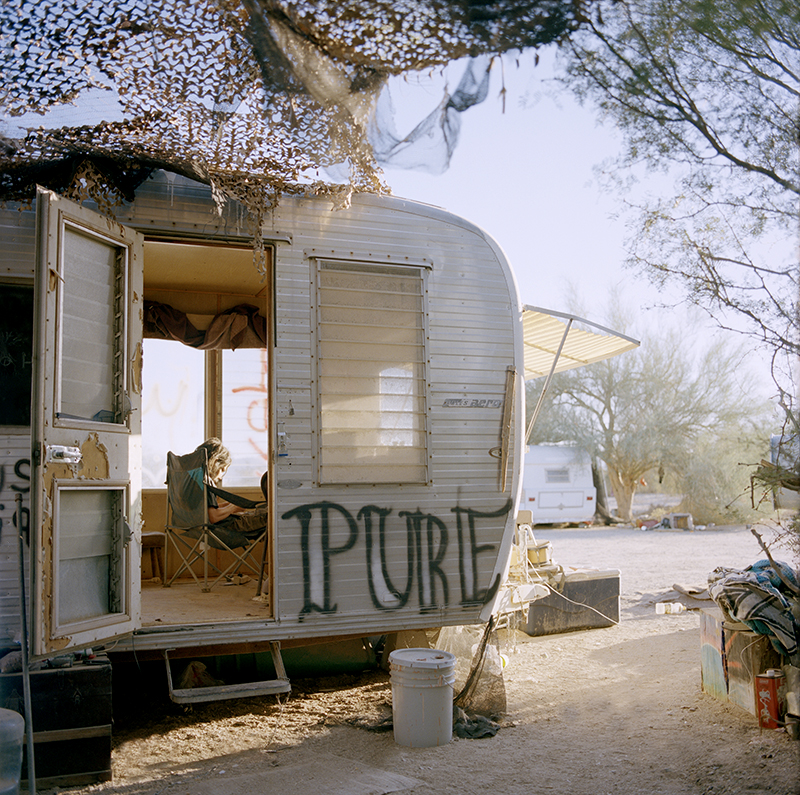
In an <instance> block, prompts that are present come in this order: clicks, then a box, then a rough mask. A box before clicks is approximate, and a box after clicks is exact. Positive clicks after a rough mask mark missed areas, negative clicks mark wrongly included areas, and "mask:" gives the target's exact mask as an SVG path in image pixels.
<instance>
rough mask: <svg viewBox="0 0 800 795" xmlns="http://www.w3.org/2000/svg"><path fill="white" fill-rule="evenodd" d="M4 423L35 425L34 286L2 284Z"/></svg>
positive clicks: (0, 401)
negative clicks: (33, 412)
mask: <svg viewBox="0 0 800 795" xmlns="http://www.w3.org/2000/svg"><path fill="white" fill-rule="evenodd" d="M0 306H2V307H3V311H2V312H0V384H2V385H3V388H2V389H0V425H3V426H25V427H27V426H29V425H30V424H31V362H32V350H33V344H32V340H33V288H32V287H25V286H22V285H10V284H0Z"/></svg>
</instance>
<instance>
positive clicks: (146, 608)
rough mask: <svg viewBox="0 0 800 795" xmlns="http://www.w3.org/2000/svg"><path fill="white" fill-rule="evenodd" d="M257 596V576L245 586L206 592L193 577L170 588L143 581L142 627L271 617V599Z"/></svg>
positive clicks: (227, 587) (213, 589) (226, 586)
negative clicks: (257, 597)
mask: <svg viewBox="0 0 800 795" xmlns="http://www.w3.org/2000/svg"><path fill="white" fill-rule="evenodd" d="M255 597H256V579H255V578H253V579H252V580H250V581H249V582H246V583H244V584H243V585H223V584H222V583H220V584H219V585H216V586H214V588H212V589H211V591H209V592H208V593H203V592H202V591H201V590H200V588H199V587H198V586H197V584H196V583H195V582H194V581H193V580H186V581H178V582H175V583H173V584H172V585H171V586H170V587H169V588H164V587H163V586H162V585H161V584H160V583H156V582H148V581H145V582H142V626H145V627H149V626H166V625H170V624H210V623H216V622H219V621H244V620H247V619H252V618H270V616H271V614H272V608H271V606H270V603H269V598H265V597H260V598H259V599H257V600H255Z"/></svg>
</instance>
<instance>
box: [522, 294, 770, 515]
mask: <svg viewBox="0 0 800 795" xmlns="http://www.w3.org/2000/svg"><path fill="white" fill-rule="evenodd" d="M606 323H607V325H609V326H611V327H613V328H616V329H617V330H619V331H621V332H623V333H626V334H633V335H634V336H636V332H635V331H633V329H632V326H633V323H632V320H631V318H630V315H629V314H628V315H626V314H625V313H624V312H623V311H622V310H621V309H620V308H619V306H618V305H616V306H614V305H612V310H611V313H610V317H608V318H607V319H606ZM741 357H742V352H741V350H740V349H739V348H738V346H735V345H733V346H732V345H731V344H730V341H729V340H728V341H723V340H722V339H718V340H715V341H713V342H711V343H707V344H704V343H701V342H699V341H698V339H696V338H695V337H693V336H692V335H691V334H690V333H688V332H687V331H684V330H676V329H667V330H660V329H656V330H646V332H645V333H644V334H643V335H642V345H641V347H640V348H639V349H637V350H636V351H632V352H629V353H625V354H623V355H622V356H618V357H616V358H614V359H608V360H606V361H604V362H598V363H597V364H593V365H590V366H588V367H583V368H579V369H575V370H570V371H567V372H564V373H561V374H559V375H557V376H556V377H555V378H554V379H553V382H552V384H551V392H550V396H549V398H548V402H549V408H548V411H547V413H546V414H545V416H544V424H543V426H537V427H534V435H533V437H532V439H531V443H537V442H543V441H573V442H577V443H578V444H579V445H580V446H581V447H582V448H584V449H586V450H588V451H589V452H590V453H591V454H592V455H593V456H595V457H596V458H598V459H600V460H601V461H603V462H604V463H605V465H606V468H607V472H608V476H609V481H610V484H611V487H612V489H613V492H614V496H615V498H616V500H617V511H618V514H619V516H620V517H621V518H623V519H625V520H630V519H631V504H632V500H633V496H634V495H635V493H636V491H637V488H638V484H639V482H640V480H641V479H642V478H643V477H644V476H645V475H647V474H648V473H656V474H657V475H658V476H659V477H660V478H663V477H664V476H665V475H666V474H667V473H671V474H673V475H675V476H677V477H678V478H679V480H680V479H681V478H683V477H684V476H685V475H686V474H687V473H688V472H690V471H691V470H692V468H694V471H695V472H700V471H703V472H705V475H704V477H705V494H706V497H704V498H703V499H704V500H707V499H711V500H712V501H713V503H714V505H715V506H716V508H717V509H718V510H720V511H721V509H722V508H724V506H725V504H726V503H727V501H729V500H730V499H732V498H733V497H734V496H735V494H731V492H730V489H729V488H728V487H727V485H725V486H724V487H723V481H724V480H725V478H723V477H722V476H721V474H719V473H717V474H715V473H714V471H713V469H714V468H713V467H709V466H708V462H706V463H704V462H703V461H704V459H703V457H702V455H701V451H702V450H707V449H708V447H709V445H710V446H712V447H713V444H714V441H713V440H715V439H717V440H720V441H721V440H722V439H723V438H724V439H726V440H727V441H726V445H727V446H728V447H731V443H730V439H731V438H737V437H738V438H740V440H741V437H743V436H750V437H752V436H753V433H752V430H753V429H752V427H750V426H752V425H753V424H754V423H755V422H756V421H757V418H761V417H763V414H764V412H763V407H762V406H760V405H758V404H757V403H756V402H755V401H753V400H751V399H749V398H748V397H747V395H746V394H744V393H743V392H742V389H741V386H740V384H739V381H738V377H737V370H739V367H740V364H741V361H740V360H741ZM535 392H536V385H535V382H534V385H533V386H532V389H531V391H530V392H529V395H528V398H529V405H531V403H530V401H531V400H533V398H534V394H535ZM759 434H760V435H761V444H762V446H763V445H764V444H765V443H766V442H765V438H766V437H765V436H764V429H763V428H760V429H759ZM739 449H740V450H741V452H742V453H744V452H745V451H744V449H743V448H742V447H741V446H740V448H739ZM720 461H721V458H720V460H719V461H717V463H716V464H715V465H714V467H718V466H719V464H720ZM741 479H743V481H746V479H747V476H746V473H744V472H743V473H742V475H741ZM690 480H691V479H690ZM681 485H682V486H683V490H684V492H685V493H686V494H687V495H695V496H692V499H694V502H695V504H698V501H699V500H700V498H699V497H697V496H696V495H697V490H696V489H694V488H690V486H688V485H686V484H684V483H682V484H681Z"/></svg>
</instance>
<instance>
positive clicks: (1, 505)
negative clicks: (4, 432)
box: [0, 458, 31, 541]
mask: <svg viewBox="0 0 800 795" xmlns="http://www.w3.org/2000/svg"><path fill="white" fill-rule="evenodd" d="M30 490H31V462H30V459H29V458H20V459H18V460H17V461H16V462H15V463H14V464H13V465H12V464H11V463H10V462H9V463H6V462H2V463H0V541H2V539H3V531H4V525H5V522H4V518H3V517H4V516H5V517H6V520H5V521H8V520H9V519H10V520H11V523H12V525H13V526H16V521H17V514H16V495H17V494H27V493H28V492H29V491H30ZM29 514H30V512H29V510H28V508H27V507H24V508H23V509H22V524H23V530H25V531H26V532H27V529H28V522H29Z"/></svg>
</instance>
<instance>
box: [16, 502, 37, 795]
mask: <svg viewBox="0 0 800 795" xmlns="http://www.w3.org/2000/svg"><path fill="white" fill-rule="evenodd" d="M16 500H17V538H18V539H19V618H20V634H21V639H20V648H21V650H22V692H23V700H24V704H25V732H26V740H27V743H28V792H30V795H36V766H35V765H34V761H33V756H34V751H33V719H32V710H31V672H30V668H29V666H28V616H27V608H26V606H25V538H24V537H23V529H22V494H19V493H17V497H16Z"/></svg>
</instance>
